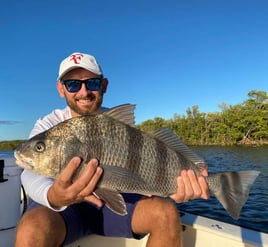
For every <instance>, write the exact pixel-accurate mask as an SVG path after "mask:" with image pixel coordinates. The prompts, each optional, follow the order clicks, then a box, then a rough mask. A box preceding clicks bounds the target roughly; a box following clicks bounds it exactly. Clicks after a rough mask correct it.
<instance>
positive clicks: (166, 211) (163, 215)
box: [152, 198, 179, 224]
mask: <svg viewBox="0 0 268 247" xmlns="http://www.w3.org/2000/svg"><path fill="white" fill-rule="evenodd" d="M152 214H153V216H154V218H155V222H159V223H160V224H171V223H172V222H173V223H175V224H177V222H178V221H179V216H178V210H177V208H176V206H175V204H174V203H173V202H171V201H169V200H165V199H163V198H155V205H154V207H153V208H152Z"/></svg>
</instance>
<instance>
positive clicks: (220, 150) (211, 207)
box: [178, 146, 268, 232]
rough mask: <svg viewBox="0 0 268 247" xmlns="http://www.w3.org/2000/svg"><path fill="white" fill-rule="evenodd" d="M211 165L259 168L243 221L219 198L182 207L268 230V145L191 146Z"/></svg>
mask: <svg viewBox="0 0 268 247" xmlns="http://www.w3.org/2000/svg"><path fill="white" fill-rule="evenodd" d="M191 148H192V149H193V150H194V151H195V152H197V153H198V154H199V155H200V156H201V157H203V158H204V159H205V160H206V162H207V163H208V165H209V172H217V171H228V170H229V171H231V170H235V171H237V170H258V171H260V172H261V174H260V175H259V176H258V177H257V179H256V181H255V183H254V184H253V186H252V188H251V190H250V194H249V198H248V201H247V202H246V204H245V206H244V207H243V208H242V211H241V215H240V218H239V220H233V219H232V218H231V217H230V216H229V215H228V213H227V212H226V211H225V209H224V208H223V207H222V206H221V204H220V203H219V202H218V200H217V199H216V198H215V197H213V196H212V197H211V199H210V200H208V201H205V200H193V201H190V202H188V203H185V204H180V205H178V208H179V209H183V210H186V211H188V212H191V213H194V214H199V215H203V216H207V217H210V218H213V219H219V220H222V221H225V222H228V223H232V224H236V225H242V226H245V227H248V228H252V229H256V230H260V231H262V232H268V146H263V147H207V146H206V147H191Z"/></svg>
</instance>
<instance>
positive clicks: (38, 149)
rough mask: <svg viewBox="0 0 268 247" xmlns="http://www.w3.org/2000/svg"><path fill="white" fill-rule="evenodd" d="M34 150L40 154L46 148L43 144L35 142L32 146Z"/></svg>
mask: <svg viewBox="0 0 268 247" xmlns="http://www.w3.org/2000/svg"><path fill="white" fill-rule="evenodd" d="M34 149H35V151H36V152H38V153H41V152H44V151H45V149H46V146H45V144H44V143H43V142H37V143H36V144H35V146H34Z"/></svg>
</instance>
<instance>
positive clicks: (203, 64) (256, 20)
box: [0, 0, 268, 141]
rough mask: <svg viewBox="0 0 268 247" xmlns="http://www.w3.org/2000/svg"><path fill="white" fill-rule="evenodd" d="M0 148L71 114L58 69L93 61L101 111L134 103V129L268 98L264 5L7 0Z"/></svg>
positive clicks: (1, 21) (227, 0)
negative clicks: (58, 115)
mask: <svg viewBox="0 0 268 247" xmlns="http://www.w3.org/2000/svg"><path fill="white" fill-rule="evenodd" d="M0 9H1V15H0V30H1V41H0V44H1V59H0V85H1V88H0V95H1V97H0V106H1V111H0V141H1V140H14V139H26V138H27V137H28V134H29V132H30V130H31V129H32V127H33V125H34V123H35V121H36V120H37V119H38V118H39V117H41V116H44V115H46V114H48V113H50V112H51V111H52V110H53V109H55V108H63V107H65V101H64V99H61V98H60V97H59V96H58V93H57V91H56V87H55V85H56V78H57V73H58V66H59V63H60V62H61V60H62V59H63V58H65V57H66V56H68V55H69V54H71V53H72V52H75V51H79V52H85V53H90V54H92V55H94V56H95V57H96V58H97V60H98V61H99V63H100V64H101V66H102V68H103V71H104V74H105V76H106V77H107V78H108V79H109V88H108V92H107V94H106V96H105V100H104V105H105V106H107V107H112V106H116V105H119V104H123V103H134V104H136V105H137V107H136V122H137V123H140V122H142V121H144V120H147V119H153V118H155V117H163V118H165V119H168V118H172V117H173V115H174V114H175V113H176V114H179V115H184V114H185V111H186V109H187V108H189V107H190V108H191V107H192V106H193V105H198V106H199V110H200V111H201V112H214V111H220V108H219V107H218V105H219V104H221V103H223V102H225V103H226V104H229V105H233V104H239V103H242V102H243V101H244V100H246V99H247V93H248V92H249V91H250V90H254V89H256V90H264V91H266V92H267V91H268V29H267V27H268V2H267V1H266V0H216V1H215V0H199V1H197V0H135V1H130V0H113V1H111V0H94V1H93V0H76V1H71V0H53V1H52V0H46V1H34V0H32V1H29V0H24V1H22V0H16V1H15V0H9V1H1V3H0Z"/></svg>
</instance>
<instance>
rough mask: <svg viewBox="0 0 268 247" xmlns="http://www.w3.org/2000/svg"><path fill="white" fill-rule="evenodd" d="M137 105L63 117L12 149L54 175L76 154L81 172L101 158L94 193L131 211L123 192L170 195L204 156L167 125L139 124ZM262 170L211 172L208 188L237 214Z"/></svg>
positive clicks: (35, 168) (31, 166)
mask: <svg viewBox="0 0 268 247" xmlns="http://www.w3.org/2000/svg"><path fill="white" fill-rule="evenodd" d="M134 108H135V106H134V105H130V104H125V105H122V106H118V107H114V108H112V109H110V110H108V111H106V112H103V113H101V114H98V115H88V116H81V117H76V118H71V119H68V120H66V121H64V122H62V123H59V124H58V125H56V126H54V127H52V128H51V129H49V130H47V131H45V132H43V133H40V134H38V135H36V136H34V137H32V138H31V139H30V140H28V141H26V142H25V143H22V144H21V145H20V146H19V147H18V148H17V149H16V150H15V152H14V154H15V157H16V160H17V164H18V165H20V166H22V167H23V168H25V169H28V170H30V171H32V172H34V173H37V174H40V175H42V176H47V177H51V178H55V179H56V178H57V176H58V175H59V174H60V172H61V170H62V169H64V167H65V166H66V165H67V164H68V162H69V161H70V160H71V159H72V158H73V157H74V156H80V157H81V158H82V160H83V162H84V165H82V166H80V167H81V170H80V171H78V172H77V174H78V175H79V172H83V168H84V167H85V165H86V164H87V162H88V161H89V160H90V159H91V158H97V159H98V160H99V162H100V166H101V167H102V168H103V175H102V177H101V179H100V181H99V182H98V184H97V186H96V188H95V191H94V193H95V194H96V195H97V196H98V197H99V198H101V199H102V200H103V201H104V202H105V203H106V205H107V207H109V208H110V209H111V210H112V211H114V212H115V213H117V214H119V215H125V214H127V211H126V206H125V202H124V199H123V197H122V195H121V194H120V193H138V194H141V195H145V196H161V197H168V196H170V195H172V194H173V193H175V192H176V191H177V189H178V188H177V182H176V180H177V176H178V175H179V174H180V171H181V170H182V169H193V170H194V171H195V173H196V175H199V174H200V169H202V166H203V165H205V161H204V160H203V159H202V158H201V157H199V156H198V155H197V154H196V153H194V152H193V151H192V150H191V149H189V148H188V147H187V146H186V145H185V144H184V143H183V142H182V141H181V140H180V139H179V137H178V136H176V135H175V134H174V133H172V131H171V130H169V129H167V128H163V129H160V130H157V131H155V132H152V133H146V132H143V131H141V130H139V129H137V128H136V127H135V125H134ZM78 175H77V176H78ZM258 175H259V172H258V171H254V170H250V171H226V172H221V173H216V174H209V176H208V177H207V178H206V180H207V183H208V187H209V189H210V191H211V192H212V193H213V194H214V195H215V196H216V197H217V199H218V200H219V201H220V202H221V204H222V205H223V207H224V208H225V209H226V210H227V211H228V213H229V214H230V215H231V217H233V218H234V219H237V218H238V217H239V215H240V211H241V208H242V207H243V205H244V203H245V202H246V200H247V198H248V194H249V189H250V187H251V185H252V184H253V182H254V181H255V179H256V177H257V176H258ZM77 176H76V177H74V178H73V179H74V180H75V179H76V178H77Z"/></svg>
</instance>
